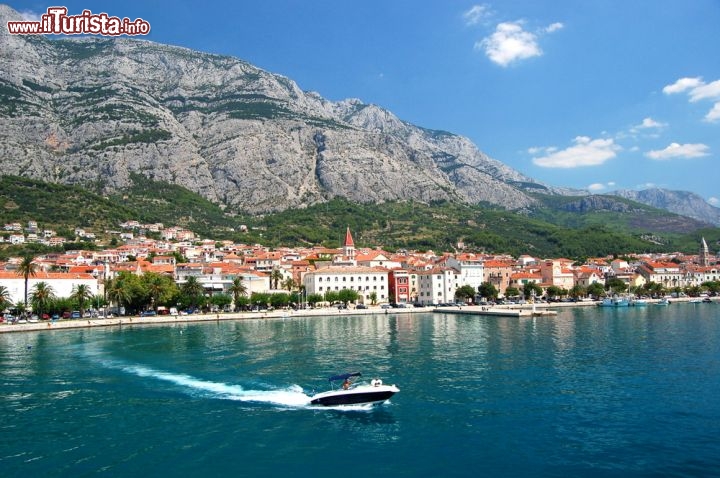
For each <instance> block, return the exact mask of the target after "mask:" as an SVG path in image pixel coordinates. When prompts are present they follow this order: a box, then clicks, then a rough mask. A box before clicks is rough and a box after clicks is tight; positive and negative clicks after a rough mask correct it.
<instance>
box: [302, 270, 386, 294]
mask: <svg viewBox="0 0 720 478" xmlns="http://www.w3.org/2000/svg"><path fill="white" fill-rule="evenodd" d="M388 274H389V271H388V270H387V269H383V268H380V267H362V266H347V267H346V266H330V267H324V268H322V269H318V270H316V271H311V272H307V273H305V276H304V277H303V285H304V286H305V290H306V291H307V293H308V294H322V295H324V294H325V293H326V292H327V291H335V292H337V291H340V290H343V289H352V290H354V291H356V292H357V293H358V295H359V302H362V303H367V302H369V300H370V294H372V293H373V292H374V293H375V295H376V298H377V301H378V302H387V301H388V298H389V297H390V288H389V287H390V286H389V283H388Z"/></svg>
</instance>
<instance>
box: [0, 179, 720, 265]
mask: <svg viewBox="0 0 720 478" xmlns="http://www.w3.org/2000/svg"><path fill="white" fill-rule="evenodd" d="M131 180H132V181H133V184H132V186H130V187H129V188H127V189H125V190H123V191H120V192H118V193H117V194H115V195H112V196H101V195H98V194H95V193H92V192H89V191H86V190H85V189H83V188H80V187H77V186H64V185H57V184H50V183H44V182H41V181H37V180H32V179H28V178H22V177H16V176H2V177H0V224H5V223H8V222H20V223H22V224H23V225H25V224H27V221H29V220H35V221H38V222H39V226H40V228H41V229H44V228H49V229H55V230H57V231H68V232H69V231H72V230H73V229H74V228H75V227H83V228H90V229H91V230H92V231H93V232H95V233H96V234H98V236H99V237H100V238H101V240H102V241H103V242H104V243H106V244H107V242H108V241H109V239H110V238H111V236H110V235H108V234H106V231H111V230H118V229H119V224H120V223H121V222H125V221H127V220H133V219H134V220H139V221H141V222H147V223H156V222H162V223H164V224H165V225H166V226H171V225H180V226H183V227H187V228H189V229H191V230H193V231H194V232H196V233H197V234H199V235H200V236H202V237H205V238H211V239H215V240H222V239H230V240H234V241H237V242H244V243H250V244H254V243H262V244H266V245H269V246H280V245H287V246H307V245H315V244H323V245H326V246H329V247H337V246H338V245H339V244H340V242H341V239H342V237H341V236H342V234H343V233H344V231H345V228H346V227H350V228H351V229H352V231H353V233H354V235H355V239H356V242H357V244H358V245H360V246H365V247H375V246H380V247H384V248H387V249H390V250H397V249H403V248H405V249H421V250H428V249H432V250H435V251H436V252H441V251H452V250H456V247H457V243H458V241H461V242H463V243H464V244H465V246H466V247H467V248H468V249H469V250H473V251H486V252H493V253H508V254H513V255H515V256H518V255H520V254H531V255H535V256H538V257H558V256H564V257H570V258H582V257H587V256H598V255H608V254H625V253H629V252H660V251H668V252H669V251H676V250H682V251H685V252H688V253H694V252H695V251H696V250H697V248H698V247H699V242H700V237H705V238H706V240H707V242H708V244H711V247H713V248H714V247H715V246H716V245H717V243H718V241H719V240H720V229H718V228H709V227H707V226H706V225H704V224H703V223H701V222H699V221H696V220H693V219H689V218H686V217H683V216H678V215H675V214H670V213H667V212H665V211H662V210H659V209H655V208H652V207H649V206H646V205H643V204H639V203H636V202H633V201H630V200H628V199H624V198H619V197H614V196H590V197H588V198H571V197H559V196H541V195H537V196H536V197H535V198H534V199H535V202H536V203H537V204H538V206H536V207H535V208H533V209H532V210H528V211H526V213H525V214H517V213H514V212H511V211H505V210H503V209H501V208H497V207H491V206H488V205H483V206H476V205H468V204H459V203H452V202H449V201H438V202H434V203H432V204H425V203H418V202H414V201H388V202H385V203H382V204H358V203H353V202H350V201H348V200H345V199H340V198H336V199H332V200H330V201H328V202H326V203H323V204H316V205H314V206H310V207H308V208H305V209H298V210H288V211H283V212H279V213H273V214H267V215H263V216H249V215H237V214H235V213H232V212H228V211H223V210H222V209H221V208H219V207H218V206H217V205H215V204H213V203H211V202H210V201H208V200H207V199H205V198H203V197H201V196H200V195H198V194H196V193H193V192H191V191H189V190H187V189H185V188H183V187H181V186H177V185H173V184H168V183H164V182H155V181H150V180H148V179H146V178H143V177H142V176H132V177H131ZM79 205H81V206H82V207H79ZM241 224H245V225H247V226H248V227H249V230H248V232H240V227H239V226H240V225H241Z"/></svg>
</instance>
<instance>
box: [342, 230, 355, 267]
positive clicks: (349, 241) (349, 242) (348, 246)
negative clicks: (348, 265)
mask: <svg viewBox="0 0 720 478" xmlns="http://www.w3.org/2000/svg"><path fill="white" fill-rule="evenodd" d="M343 255H344V256H345V257H347V258H348V259H351V260H354V259H355V241H353V237H352V234H351V233H350V228H349V227H348V228H347V231H345V243H344V244H343Z"/></svg>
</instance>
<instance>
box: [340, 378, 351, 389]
mask: <svg viewBox="0 0 720 478" xmlns="http://www.w3.org/2000/svg"><path fill="white" fill-rule="evenodd" d="M342 388H343V390H347V389H348V388H350V378H346V379H345V381H344V382H343V384H342Z"/></svg>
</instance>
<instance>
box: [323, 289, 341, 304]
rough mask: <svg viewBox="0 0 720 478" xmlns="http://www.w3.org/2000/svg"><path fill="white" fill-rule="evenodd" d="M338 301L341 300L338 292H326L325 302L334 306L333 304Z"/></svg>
mask: <svg viewBox="0 0 720 478" xmlns="http://www.w3.org/2000/svg"><path fill="white" fill-rule="evenodd" d="M338 300H340V299H339V298H338V292H336V291H334V290H328V291H325V301H326V302H330V303H331V304H332V303H333V302H337V301H338Z"/></svg>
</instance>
